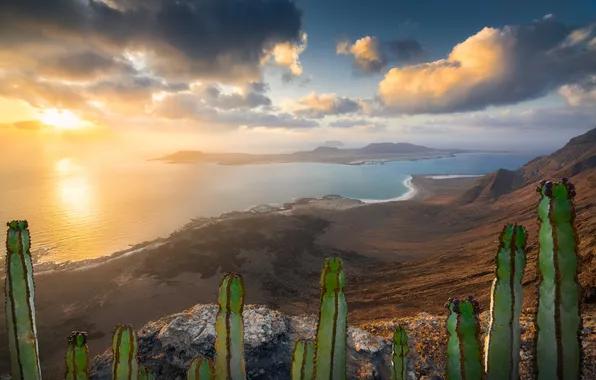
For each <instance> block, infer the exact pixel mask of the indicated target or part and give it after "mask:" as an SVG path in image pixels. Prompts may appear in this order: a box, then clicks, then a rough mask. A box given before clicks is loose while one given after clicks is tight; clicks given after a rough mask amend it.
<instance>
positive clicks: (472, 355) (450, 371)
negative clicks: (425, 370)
mask: <svg viewBox="0 0 596 380" xmlns="http://www.w3.org/2000/svg"><path fill="white" fill-rule="evenodd" d="M445 306H446V307H447V308H449V317H448V318H447V332H448V333H449V340H448V342H447V373H446V378H447V379H448V380H464V379H465V380H479V379H484V369H483V368H482V351H481V349H480V336H479V327H478V313H479V312H480V306H479V304H478V301H476V300H475V299H474V297H472V296H470V297H469V298H468V299H467V300H464V301H460V300H450V301H449V303H448V304H447V305H445Z"/></svg>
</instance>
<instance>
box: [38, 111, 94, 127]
mask: <svg viewBox="0 0 596 380" xmlns="http://www.w3.org/2000/svg"><path fill="white" fill-rule="evenodd" d="M38 117H39V120H41V122H43V123H44V124H47V125H51V126H52V127H55V128H58V129H80V128H85V127H86V126H87V125H88V123H87V122H86V121H84V120H82V119H80V118H79V117H78V116H77V115H75V114H74V113H72V112H71V111H69V110H59V109H57V108H49V109H46V110H43V111H42V112H40V114H39V116H38Z"/></svg>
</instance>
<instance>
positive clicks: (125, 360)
mask: <svg viewBox="0 0 596 380" xmlns="http://www.w3.org/2000/svg"><path fill="white" fill-rule="evenodd" d="M112 351H113V353H114V356H113V359H112V380H131V379H132V380H137V379H138V375H139V362H138V358H137V355H138V352H139V348H138V345H137V333H136V331H135V330H134V329H133V328H132V327H131V326H128V325H118V326H116V330H115V331H114V335H113V337H112Z"/></svg>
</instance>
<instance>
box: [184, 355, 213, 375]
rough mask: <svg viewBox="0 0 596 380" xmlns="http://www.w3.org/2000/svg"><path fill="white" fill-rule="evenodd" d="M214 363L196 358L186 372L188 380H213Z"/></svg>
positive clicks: (202, 358) (200, 357)
mask: <svg viewBox="0 0 596 380" xmlns="http://www.w3.org/2000/svg"><path fill="white" fill-rule="evenodd" d="M214 377H215V375H214V374H213V362H212V361H211V360H209V359H207V358H204V357H202V356H199V357H196V358H194V359H193V360H192V361H191V362H190V367H188V371H186V380H212V379H213V378H214Z"/></svg>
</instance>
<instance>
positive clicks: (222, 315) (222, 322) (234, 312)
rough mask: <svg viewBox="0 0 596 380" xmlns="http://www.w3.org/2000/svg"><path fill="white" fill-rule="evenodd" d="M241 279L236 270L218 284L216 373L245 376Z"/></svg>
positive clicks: (226, 376) (234, 378)
mask: <svg viewBox="0 0 596 380" xmlns="http://www.w3.org/2000/svg"><path fill="white" fill-rule="evenodd" d="M244 295H245V290H244V281H243V280H242V276H240V275H239V274H234V273H231V274H227V275H225V276H224V277H223V279H222V281H221V284H220V285H219V311H218V313H217V320H216V323H215V330H216V332H217V339H216V342H215V377H216V378H217V379H218V380H224V379H227V380H240V379H242V380H244V379H246V370H245V364H244V326H243V321H242V310H243V309H244Z"/></svg>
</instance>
